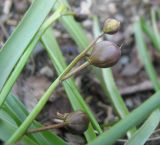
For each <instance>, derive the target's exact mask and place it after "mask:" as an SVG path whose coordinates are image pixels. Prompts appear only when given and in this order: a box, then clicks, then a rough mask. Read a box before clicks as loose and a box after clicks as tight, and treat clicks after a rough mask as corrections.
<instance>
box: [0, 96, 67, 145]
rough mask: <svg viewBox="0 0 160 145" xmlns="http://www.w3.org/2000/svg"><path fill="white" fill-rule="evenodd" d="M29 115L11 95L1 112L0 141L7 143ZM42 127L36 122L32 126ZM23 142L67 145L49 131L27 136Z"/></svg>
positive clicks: (39, 144) (40, 144)
mask: <svg viewBox="0 0 160 145" xmlns="http://www.w3.org/2000/svg"><path fill="white" fill-rule="evenodd" d="M15 106H16V107H15ZM8 110H10V111H8ZM11 110H12V111H11ZM27 115H28V112H27V111H26V109H25V107H24V105H23V104H22V103H21V102H20V101H19V100H18V99H17V98H16V97H15V96H12V95H9V96H8V98H7V100H6V102H5V104H4V106H3V109H1V110H0V127H1V130H0V139H1V140H3V141H6V140H7V139H8V138H9V137H10V136H11V135H12V134H13V133H14V132H15V130H16V129H17V128H18V126H19V125H20V124H21V123H22V122H23V121H24V119H25V118H26V117H27ZM41 126H42V125H40V124H39V123H38V122H36V121H34V122H33V124H32V125H31V127H32V128H36V127H41ZM3 128H4V129H3ZM21 141H23V142H25V144H27V143H26V142H29V141H34V142H35V143H36V144H38V145H44V144H46V145H50V144H53V145H54V144H55V145H57V144H59V145H66V143H65V142H64V141H63V140H62V139H61V138H59V137H58V136H56V135H55V134H53V133H51V132H49V131H45V132H41V133H37V134H31V135H28V136H26V135H25V136H24V137H23V138H22V140H21ZM27 145H28V144H27Z"/></svg>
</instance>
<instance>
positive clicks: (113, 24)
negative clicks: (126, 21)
mask: <svg viewBox="0 0 160 145" xmlns="http://www.w3.org/2000/svg"><path fill="white" fill-rule="evenodd" d="M119 28H120V22H119V21H117V20H116V19H112V18H109V19H106V20H105V22H104V25H103V32H104V33H106V34H115V33H116V32H118V30H119Z"/></svg>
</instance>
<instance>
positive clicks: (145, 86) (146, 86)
mask: <svg viewBox="0 0 160 145" xmlns="http://www.w3.org/2000/svg"><path fill="white" fill-rule="evenodd" d="M146 90H153V85H152V83H151V82H150V81H144V82H142V83H139V84H136V85H133V86H128V87H125V88H122V89H120V93H121V95H128V94H133V93H137V92H143V91H146Z"/></svg>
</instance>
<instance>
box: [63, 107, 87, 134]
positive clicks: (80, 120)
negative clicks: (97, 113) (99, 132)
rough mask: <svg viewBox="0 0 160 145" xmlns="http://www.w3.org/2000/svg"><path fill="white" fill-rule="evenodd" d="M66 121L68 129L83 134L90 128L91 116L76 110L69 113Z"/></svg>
mask: <svg viewBox="0 0 160 145" xmlns="http://www.w3.org/2000/svg"><path fill="white" fill-rule="evenodd" d="M64 122H68V124H67V125H66V128H67V129H69V130H70V131H72V132H74V133H77V134H82V133H84V132H85V131H86V130H87V128H88V125H89V118H88V116H87V114H86V113H84V112H82V111H81V110H78V111H76V112H72V113H69V114H68V115H67V116H66V119H65V120H64Z"/></svg>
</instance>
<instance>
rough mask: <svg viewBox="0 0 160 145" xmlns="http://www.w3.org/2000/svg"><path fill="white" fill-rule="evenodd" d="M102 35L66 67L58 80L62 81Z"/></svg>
mask: <svg viewBox="0 0 160 145" xmlns="http://www.w3.org/2000/svg"><path fill="white" fill-rule="evenodd" d="M103 35H104V33H102V34H100V35H99V36H98V37H97V38H96V39H95V40H94V41H92V42H91V43H90V44H89V45H88V47H87V48H86V49H84V50H83V51H82V52H81V53H80V54H79V55H78V56H77V57H76V58H75V59H74V60H73V61H72V62H71V63H70V64H69V65H68V67H67V69H66V70H65V71H64V72H63V74H62V76H61V78H60V79H63V77H64V76H65V75H66V74H68V73H69V71H70V70H71V69H72V68H73V67H74V66H75V65H76V64H77V62H78V61H80V60H81V59H82V58H84V57H85V55H86V53H87V52H88V51H89V49H90V48H91V47H93V45H94V44H95V43H96V42H97V40H98V39H99V38H101V37H102V36H103Z"/></svg>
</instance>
